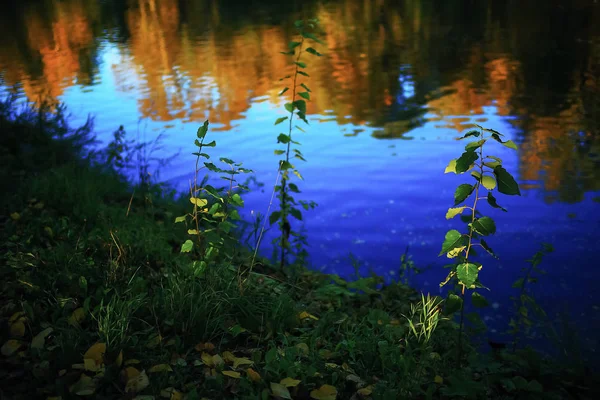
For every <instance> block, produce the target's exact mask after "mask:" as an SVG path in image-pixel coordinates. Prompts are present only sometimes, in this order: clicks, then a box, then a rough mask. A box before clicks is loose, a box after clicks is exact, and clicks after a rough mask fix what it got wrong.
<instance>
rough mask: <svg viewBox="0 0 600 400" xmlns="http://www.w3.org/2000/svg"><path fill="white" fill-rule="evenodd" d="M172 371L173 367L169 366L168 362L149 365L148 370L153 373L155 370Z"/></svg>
mask: <svg viewBox="0 0 600 400" xmlns="http://www.w3.org/2000/svg"><path fill="white" fill-rule="evenodd" d="M165 371H166V372H172V371H173V368H171V366H170V365H169V364H157V365H155V366H153V367H151V368H150V369H149V370H148V372H149V373H151V374H153V373H155V372H165Z"/></svg>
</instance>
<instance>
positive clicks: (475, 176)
mask: <svg viewBox="0 0 600 400" xmlns="http://www.w3.org/2000/svg"><path fill="white" fill-rule="evenodd" d="M471 176H472V177H473V178H475V179H477V180H478V181H480V180H481V173H480V172H479V171H471Z"/></svg>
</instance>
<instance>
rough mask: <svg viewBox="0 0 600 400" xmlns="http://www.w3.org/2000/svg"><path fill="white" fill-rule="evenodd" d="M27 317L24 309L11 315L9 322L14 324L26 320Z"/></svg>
mask: <svg viewBox="0 0 600 400" xmlns="http://www.w3.org/2000/svg"><path fill="white" fill-rule="evenodd" d="M25 319H26V318H25V313H24V312H23V311H18V312H16V313H14V314H13V315H11V316H10V318H9V319H8V323H9V324H12V323H14V322H17V321H20V320H22V321H24V320H25Z"/></svg>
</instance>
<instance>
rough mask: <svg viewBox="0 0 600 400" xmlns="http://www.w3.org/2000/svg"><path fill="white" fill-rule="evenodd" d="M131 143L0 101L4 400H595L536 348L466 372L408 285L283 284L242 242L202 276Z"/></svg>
mask: <svg viewBox="0 0 600 400" xmlns="http://www.w3.org/2000/svg"><path fill="white" fill-rule="evenodd" d="M115 128H117V127H115ZM125 137H126V135H125V134H124V131H123V130H117V131H116V134H115V140H114V141H113V143H111V145H109V147H108V148H106V149H104V150H102V151H94V152H92V151H91V149H92V147H91V144H92V143H93V124H92V123H91V121H90V123H89V124H87V125H86V126H84V127H80V128H78V129H73V128H71V127H69V124H68V118H67V116H66V114H65V113H64V110H63V109H61V108H59V112H58V113H50V112H49V110H42V111H38V110H36V109H33V108H23V109H21V110H18V107H17V106H16V105H15V103H14V102H12V101H10V100H8V101H7V100H4V101H2V102H1V104H0V164H1V169H0V171H1V172H0V174H1V176H0V188H1V190H2V193H3V196H2V199H1V200H0V225H1V226H2V232H1V246H2V258H1V264H0V276H1V277H2V283H1V284H0V303H1V304H2V307H1V308H0V318H1V321H2V322H1V324H2V325H1V331H0V335H1V336H0V338H1V342H2V349H1V350H2V356H1V358H0V360H1V364H0V381H1V382H2V383H1V384H0V388H1V389H0V390H1V392H0V397H2V398H9V399H30V398H57V397H59V398H63V399H66V398H79V397H81V396H88V397H91V398H135V397H136V396H139V397H138V398H150V397H142V396H155V397H156V398H159V397H163V398H171V399H180V398H186V399H190V400H191V399H201V398H206V399H222V398H231V399H256V398H262V399H268V398H271V397H275V398H293V399H309V398H313V399H363V398H365V399H366V398H371V399H396V398H482V399H489V398H498V399H506V398H524V399H525V398H526V399H534V398H540V399H541V398H544V399H546V398H556V399H578V398H590V399H591V398H595V396H594V394H595V392H594V391H595V390H596V388H597V387H598V386H597V384H595V383H597V381H594V380H593V378H591V375H589V371H585V369H584V367H583V366H571V365H569V366H566V365H560V364H557V363H552V362H551V361H548V360H545V359H544V358H543V357H542V356H541V355H540V354H539V353H536V352H535V351H533V350H530V349H519V350H517V351H516V352H512V351H507V350H503V349H496V350H494V351H493V352H491V353H486V354H480V353H478V352H477V351H476V349H475V347H476V343H475V342H469V341H468V338H467V337H465V338H463V342H466V343H467V344H464V343H463V347H464V351H463V354H462V357H461V360H460V361H459V360H457V352H456V348H457V344H458V343H457V342H458V335H457V333H458V332H457V328H456V323H455V322H454V321H453V318H452V315H449V316H445V315H444V313H442V311H441V310H442V308H443V307H444V306H445V305H444V303H443V300H442V299H439V298H430V297H428V296H422V295H421V294H419V293H418V292H416V291H415V290H414V289H412V288H410V287H408V286H406V285H403V284H398V283H395V284H391V285H387V286H382V281H383V280H382V279H380V278H379V277H376V276H372V277H367V278H361V279H357V280H355V281H346V280H343V279H340V278H339V277H337V276H334V275H325V274H321V273H317V272H312V271H309V270H307V269H305V268H298V269H297V270H295V271H293V273H290V272H289V271H279V270H278V269H277V268H276V267H275V266H272V265H271V264H270V262H269V261H268V260H266V259H263V258H260V257H258V258H256V259H255V258H254V253H253V251H252V248H251V247H249V246H248V245H247V244H246V243H244V242H243V240H241V239H240V238H239V236H236V233H235V232H234V234H233V237H236V238H237V241H235V242H233V243H231V242H227V243H228V247H226V248H225V250H226V251H225V252H224V253H226V256H223V257H217V258H213V259H211V260H213V261H211V264H209V265H205V266H204V267H202V268H199V267H198V265H199V263H201V262H202V261H204V260H203V259H201V258H199V257H200V254H199V253H198V252H195V251H187V252H186V251H185V248H184V243H186V240H187V239H188V238H189V235H188V228H189V227H186V226H184V224H182V223H178V224H175V223H174V222H175V220H176V218H177V217H179V216H182V215H185V214H186V213H187V212H188V211H189V210H188V205H189V199H188V198H186V197H183V198H179V197H177V196H176V195H175V194H174V193H172V192H170V191H169V190H168V189H167V188H164V187H163V186H161V185H159V184H158V183H156V182H151V181H149V180H147V179H146V178H145V177H147V168H146V166H145V165H144V161H143V160H141V161H139V160H140V159H139V158H137V157H135V154H136V151H138V150H139V148H136V146H135V145H133V146H128V144H127V141H126V140H125ZM191 140H193V139H191ZM128 149H129V151H130V153H128ZM217 149H218V147H217ZM131 152H133V153H131ZM138 154H139V153H138ZM136 160H137V161H136ZM190 160H191V161H190V162H191V163H192V164H191V166H190V168H191V169H193V158H191V159H190ZM136 163H137V164H136ZM129 167H132V168H135V169H136V170H137V171H140V175H139V176H140V177H141V179H140V181H139V182H137V183H132V182H128V181H127V179H126V178H125V174H124V170H125V169H126V168H129ZM242 197H243V196H242ZM182 248H183V249H184V251H183V252H182ZM250 265H252V271H249V269H248V267H249V266H250ZM469 343H472V344H469Z"/></svg>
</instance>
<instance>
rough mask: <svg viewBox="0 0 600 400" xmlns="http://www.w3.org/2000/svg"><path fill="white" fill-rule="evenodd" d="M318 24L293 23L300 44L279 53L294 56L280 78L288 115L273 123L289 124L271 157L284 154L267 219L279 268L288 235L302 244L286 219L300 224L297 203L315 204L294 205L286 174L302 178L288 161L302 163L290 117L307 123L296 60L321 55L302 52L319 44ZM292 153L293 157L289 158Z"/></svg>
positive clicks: (301, 66) (293, 188) (295, 189)
mask: <svg viewBox="0 0 600 400" xmlns="http://www.w3.org/2000/svg"><path fill="white" fill-rule="evenodd" d="M317 24H318V22H317V20H316V19H311V20H308V21H306V22H304V21H296V23H295V27H296V29H297V31H298V33H299V35H300V41H292V42H290V43H289V44H288V51H287V52H282V53H283V54H285V55H291V56H294V57H295V58H294V60H295V61H294V66H295V68H294V74H293V75H289V76H286V77H284V78H282V79H280V80H283V79H291V80H292V99H291V100H292V101H291V102H289V103H286V104H285V109H286V110H287V111H288V113H289V116H286V117H281V118H277V120H276V121H275V125H278V124H280V123H282V122H284V121H286V120H288V121H289V124H288V132H287V133H280V134H279V136H278V137H277V143H282V144H284V145H285V149H278V150H275V155H285V158H283V159H281V160H279V176H281V183H280V184H279V185H276V186H275V189H274V190H275V191H276V192H278V195H277V198H278V199H279V210H277V211H274V212H273V213H271V215H270V216H269V222H270V224H271V225H272V224H274V223H275V222H278V224H279V229H280V236H279V237H278V238H276V239H275V243H276V245H278V246H279V247H280V256H279V263H280V267H281V268H282V269H283V268H284V267H285V265H286V261H287V256H288V254H289V253H290V252H291V244H290V242H291V241H290V236H294V237H296V238H297V239H298V240H300V241H302V235H301V234H299V233H298V232H295V231H293V230H292V225H291V221H290V216H291V217H293V218H295V219H296V220H298V221H302V212H301V211H300V209H298V208H297V207H296V206H297V205H298V203H299V204H300V205H302V207H303V208H304V209H305V210H309V209H311V208H314V207H315V206H316V204H315V203H314V202H304V201H300V202H296V200H295V199H294V197H293V195H292V193H301V192H300V190H299V189H298V186H297V185H296V184H295V183H292V182H290V179H291V175H290V171H291V172H292V173H293V174H294V175H296V176H297V177H298V178H299V179H301V180H302V179H303V178H302V175H301V174H300V172H299V171H298V170H297V169H296V167H295V166H294V165H293V164H292V163H291V162H290V160H291V159H292V158H297V159H299V160H302V161H306V160H305V158H304V156H303V154H302V152H301V151H300V150H299V149H297V148H293V147H292V144H295V145H299V144H300V143H299V142H297V141H295V140H293V139H292V131H293V128H294V127H295V128H296V129H298V130H299V131H301V132H304V130H303V129H302V128H300V127H299V126H297V125H296V126H294V123H293V122H294V115H296V116H297V117H298V118H299V119H301V120H302V121H304V123H306V124H307V125H308V120H307V119H306V100H310V93H311V90H310V88H309V87H308V86H306V84H304V83H300V84H299V83H298V79H299V75H302V76H305V77H309V75H308V74H307V73H306V72H305V71H303V69H305V68H306V64H305V63H304V62H301V61H300V58H301V56H302V54H304V52H307V53H309V54H312V55H315V56H321V54H320V53H319V52H318V51H316V50H315V49H314V48H312V47H307V48H306V49H304V45H305V41H306V40H307V39H308V40H313V41H316V42H317V43H322V42H321V41H320V40H319V39H318V38H317V37H316V36H315V35H314V33H312V32H311V30H314V29H315V28H316V26H317ZM298 88H302V89H304V91H298ZM289 89H290V88H289V87H285V88H284V89H283V90H282V91H281V92H280V93H279V95H280V96H282V95H283V94H285V93H286V92H287V91H288V90H289ZM297 96H299V97H301V98H300V99H296V97H297ZM292 153H293V155H292Z"/></svg>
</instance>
